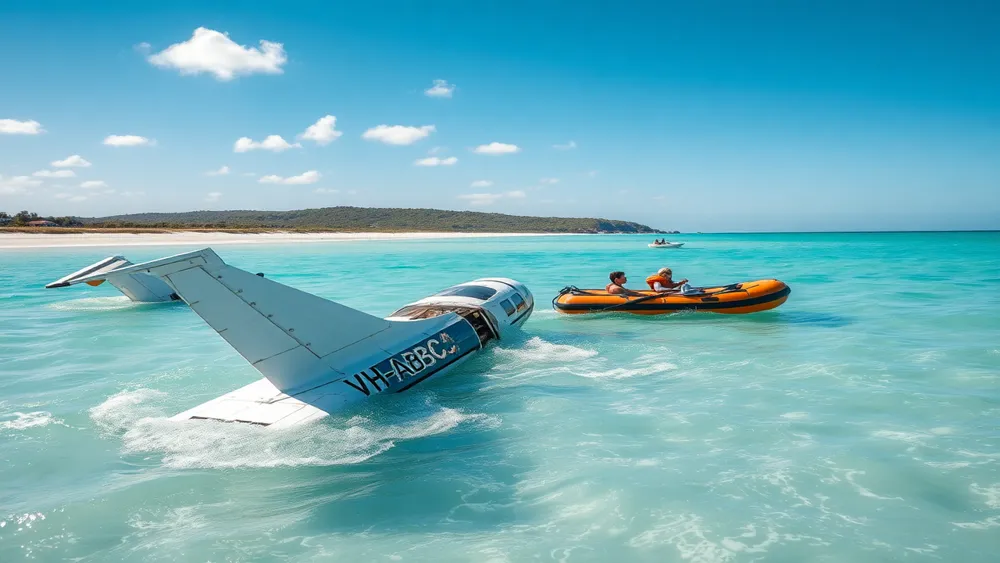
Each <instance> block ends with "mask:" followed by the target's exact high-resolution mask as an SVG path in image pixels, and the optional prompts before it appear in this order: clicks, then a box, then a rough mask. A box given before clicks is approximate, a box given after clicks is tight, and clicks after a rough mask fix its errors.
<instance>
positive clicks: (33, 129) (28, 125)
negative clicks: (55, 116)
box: [0, 119, 45, 135]
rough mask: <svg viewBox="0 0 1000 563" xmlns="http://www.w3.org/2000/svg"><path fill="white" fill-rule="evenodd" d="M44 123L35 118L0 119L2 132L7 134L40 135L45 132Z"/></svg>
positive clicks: (0, 132)
mask: <svg viewBox="0 0 1000 563" xmlns="http://www.w3.org/2000/svg"><path fill="white" fill-rule="evenodd" d="M44 132H45V129H42V124H41V123H39V122H37V121H35V120H33V119H32V120H28V121H18V120H16V119H0V134H5V135H38V134H39V133H44Z"/></svg>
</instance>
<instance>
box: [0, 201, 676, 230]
mask: <svg viewBox="0 0 1000 563" xmlns="http://www.w3.org/2000/svg"><path fill="white" fill-rule="evenodd" d="M0 226H2V227H7V228H38V229H39V230H42V229H44V230H46V231H48V232H60V231H64V232H69V231H75V232H80V231H81V230H104V229H109V230H110V229H115V230H121V229H125V230H133V229H134V230H136V231H145V230H147V229H166V230H206V229H210V230H215V231H234V232H269V231H299V232H359V233H383V232H384V233H394V232H395V233H401V232H414V233H552V234H558V233H566V234H570V233H573V234H601V233H615V234H622V233H627V234H646V233H648V234H674V233H676V232H677V231H661V230H658V229H654V228H652V227H649V226H646V225H642V224H640V223H635V222H632V221H621V220H616V219H601V218H575V217H533V216H520V215H505V214H501V213H482V212H477V211H447V210H441V209H403V208H399V209H397V208H372V207H323V208H317V209H300V210H295V211H252V210H239V211H188V212H182V213H137V214H131V215H113V216H108V217H43V216H39V215H38V214H37V213H30V212H27V211H22V212H20V213H17V214H14V215H8V214H7V213H2V212H0ZM53 227H56V228H53Z"/></svg>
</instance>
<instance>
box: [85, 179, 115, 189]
mask: <svg viewBox="0 0 1000 563" xmlns="http://www.w3.org/2000/svg"><path fill="white" fill-rule="evenodd" d="M80 187H81V188H84V189H87V190H93V189H97V188H106V187H108V184H107V182H105V181H104V180H87V181H86V182H83V183H82V184H80Z"/></svg>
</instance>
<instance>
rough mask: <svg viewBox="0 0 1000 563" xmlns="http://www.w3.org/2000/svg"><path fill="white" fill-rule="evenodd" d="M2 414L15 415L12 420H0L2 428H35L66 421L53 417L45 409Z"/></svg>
mask: <svg viewBox="0 0 1000 563" xmlns="http://www.w3.org/2000/svg"><path fill="white" fill-rule="evenodd" d="M2 416H5V417H6V416H14V417H17V418H15V419H13V420H4V421H0V428H2V429H4V430H26V429H28V428H37V427H40V426H48V425H50V424H60V425H62V426H66V423H65V422H63V421H61V420H59V419H58V418H54V417H53V416H52V413H49V412H45V411H35V412H13V413H10V414H7V415H2Z"/></svg>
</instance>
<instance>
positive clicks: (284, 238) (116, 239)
mask: <svg viewBox="0 0 1000 563" xmlns="http://www.w3.org/2000/svg"><path fill="white" fill-rule="evenodd" d="M583 235H585V233H431V232H427V233H424V232H412V233H336V232H325V233H294V232H267V233H227V232H224V231H218V232H196V231H177V232H161V233H99V232H92V233H65V234H56V233H0V250H17V249H32V248H85V247H103V246H172V245H186V244H192V245H206V246H210V245H220V244H286V243H292V242H295V243H310V242H355V241H387V240H440V239H468V238H499V237H546V236H583Z"/></svg>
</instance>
